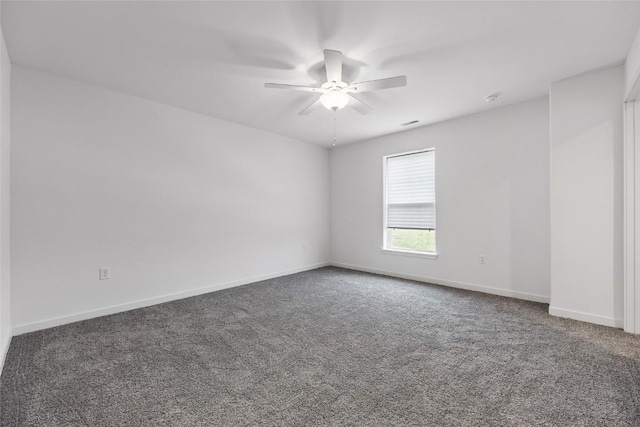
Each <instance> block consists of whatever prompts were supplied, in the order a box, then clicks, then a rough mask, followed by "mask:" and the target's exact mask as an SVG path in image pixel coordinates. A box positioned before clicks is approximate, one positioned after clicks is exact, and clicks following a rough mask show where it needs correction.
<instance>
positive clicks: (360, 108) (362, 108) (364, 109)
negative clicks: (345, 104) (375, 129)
mask: <svg viewBox="0 0 640 427" xmlns="http://www.w3.org/2000/svg"><path fill="white" fill-rule="evenodd" d="M349 96H350V97H351V98H353V99H354V100H355V101H356V102H355V103H353V104H352V105H351V106H352V107H353V109H354V110H356V111H357V112H358V113H360V114H369V113H370V112H372V111H373V108H371V107H370V106H369V105H367V104H365V103H364V101H362V99H360V98H359V97H358V95H356V94H354V93H350V94H349Z"/></svg>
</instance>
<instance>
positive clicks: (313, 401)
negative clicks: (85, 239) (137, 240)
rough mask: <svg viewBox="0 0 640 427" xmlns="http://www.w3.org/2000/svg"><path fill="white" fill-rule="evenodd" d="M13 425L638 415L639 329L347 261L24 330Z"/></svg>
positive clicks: (620, 421)
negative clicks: (361, 268) (632, 331)
mask: <svg viewBox="0 0 640 427" xmlns="http://www.w3.org/2000/svg"><path fill="white" fill-rule="evenodd" d="M0 387H1V402H0V403H1V405H2V416H1V418H2V426H22V425H25V426H26V425H28V426H63V425H64V426H69V425H88V426H119V425H127V426H143V425H144V426H244V425H264V426H439V425H453V426H500V425H510V426H528V425H539V426H542V425H545V426H546V425H549V426H550V425H554V426H570V425H579V426H590V425H594V426H595V425H598V426H627V425H628V426H638V425H640V337H639V336H633V335H629V334H625V333H624V332H622V331H620V330H616V329H612V328H606V327H599V326H594V325H589V324H586V323H581V322H576V321H570V320H564V319H559V318H554V317H551V316H549V315H548V314H547V306H546V305H544V304H536V303H530V302H525V301H519V300H514V299H509V298H503V297H497V296H492V295H485V294H480V293H474V292H468V291H461V290H456V289H449V288H443V287H439V286H432V285H425V284H419V283H415V282H411V281H406V280H400V279H393V278H388V277H381V276H376V275H371V274H366V273H359V272H354V271H349V270H343V269H338V268H323V269H319V270H315V271H310V272H305V273H300V274H295V275H291V276H286V277H281V278H277V279H273V280H267V281H264V282H260V283H255V284H252V285H247V286H242V287H238V288H233V289H228V290H224V291H219V292H215V293H211V294H207V295H202V296H198V297H193V298H189V299H184V300H180V301H174V302H170V303H166V304H161V305H157V306H154V307H149V308H144V309H139V310H135V311H130V312H127V313H121V314H116V315H112V316H106V317H102V318H98V319H93V320H88V321H84V322H78V323H74V324H71V325H66V326H61V327H57V328H52V329H48V330H45V331H39V332H35V333H31V334H26V335H21V336H17V337H14V338H13V341H12V343H11V347H10V349H9V354H8V357H7V361H6V364H5V368H4V371H3V373H2V377H1V379H0Z"/></svg>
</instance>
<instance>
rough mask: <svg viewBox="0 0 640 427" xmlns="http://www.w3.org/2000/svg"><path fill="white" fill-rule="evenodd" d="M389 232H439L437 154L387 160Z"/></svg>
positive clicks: (399, 156) (425, 152)
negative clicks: (413, 230)
mask: <svg viewBox="0 0 640 427" xmlns="http://www.w3.org/2000/svg"><path fill="white" fill-rule="evenodd" d="M386 185H387V188H386V199H387V224H386V225H387V228H405V229H418V230H435V229H436V186H435V152H434V151H433V150H430V151H423V152H419V153H413V154H403V155H398V156H393V157H387V177H386Z"/></svg>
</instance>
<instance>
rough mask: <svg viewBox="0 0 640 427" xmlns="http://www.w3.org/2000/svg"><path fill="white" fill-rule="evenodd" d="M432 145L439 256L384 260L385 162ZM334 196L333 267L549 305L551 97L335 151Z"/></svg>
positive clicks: (390, 255)
mask: <svg viewBox="0 0 640 427" xmlns="http://www.w3.org/2000/svg"><path fill="white" fill-rule="evenodd" d="M430 147H435V150H436V199H437V200H436V205H437V208H436V210H437V211H436V215H437V247H438V253H439V255H438V259H437V260H432V259H425V258H416V257H411V256H401V255H395V254H388V253H383V252H382V251H381V248H382V241H383V170H382V158H383V156H386V155H390V154H396V153H403V152H408V151H412V150H419V149H424V148H430ZM331 197H332V200H331V206H332V214H331V219H332V221H331V228H332V231H331V233H332V240H331V242H332V257H333V262H334V263H335V264H337V265H343V266H347V267H351V268H356V269H361V270H365V271H372V272H378V273H383V274H391V275H395V276H400V277H407V278H413V279H417V280H424V281H429V282H432V283H440V284H443V285H448V286H455V287H460V288H467V289H473V290H479V291H484V292H490V293H495V294H500V295H506V296H512V297H517V298H523V299H528V300H534V301H542V302H548V300H549V106H548V98H547V97H544V98H539V99H536V100H533V101H529V102H525V103H521V104H517V105H512V106H506V107H502V108H497V109H493V110H490V111H487V112H483V113H479V114H474V115H471V116H467V117H463V118H459V119H455V120H451V121H447V122H443V123H439V124H435V125H431V126H425V127H421V128H417V129H415V130H412V131H406V132H401V133H397V134H393V135H388V136H384V137H380V138H376V139H372V140H368V141H363V142H360V143H355V144H349V145H346V146H343V147H338V148H335V149H332V150H331ZM480 255H484V256H485V257H486V260H487V263H486V264H480V263H479V256H480Z"/></svg>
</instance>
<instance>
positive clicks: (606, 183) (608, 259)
mask: <svg viewBox="0 0 640 427" xmlns="http://www.w3.org/2000/svg"><path fill="white" fill-rule="evenodd" d="M623 92H624V73H623V67H622V66H617V67H612V68H608V69H605V70H601V71H595V72H591V73H586V74H581V75H579V76H575V77H571V78H569V79H566V80H562V81H559V82H556V83H553V84H552V85H551V88H550V112H551V304H550V308H549V312H550V313H551V314H555V315H558V316H563V317H570V318H573V319H577V320H583V321H588V322H593V323H599V324H603V325H608V326H616V327H622V318H623V260H622V256H623V253H622V250H623V245H622V233H623V231H622V229H623V225H622V224H623V189H622V186H623V175H622V173H623V159H622V151H623V141H622V138H623V133H622V132H623V126H622V111H623V108H622V100H623Z"/></svg>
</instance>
